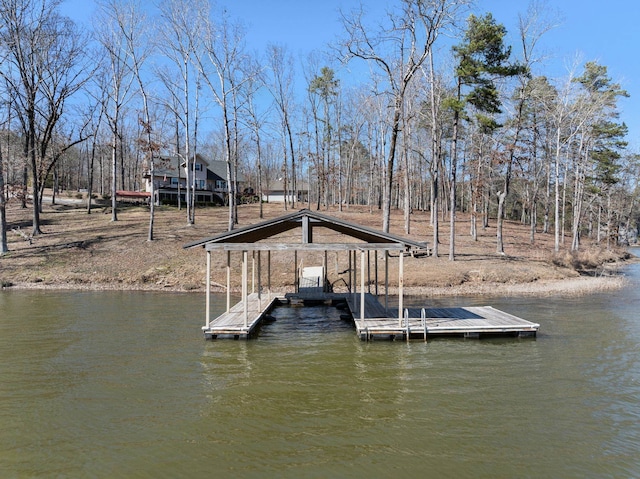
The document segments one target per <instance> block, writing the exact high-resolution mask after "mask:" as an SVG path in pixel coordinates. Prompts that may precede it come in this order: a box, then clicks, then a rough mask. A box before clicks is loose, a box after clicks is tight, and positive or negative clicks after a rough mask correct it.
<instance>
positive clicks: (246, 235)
mask: <svg viewBox="0 0 640 479" xmlns="http://www.w3.org/2000/svg"><path fill="white" fill-rule="evenodd" d="M318 227H322V228H328V229H330V230H333V231H336V232H338V233H342V234H344V235H347V236H349V237H351V238H355V239H357V240H360V241H362V242H364V244H370V245H372V246H373V245H375V246H376V248H377V249H417V250H421V249H426V248H427V244H426V243H423V242H419V241H414V240H411V239H407V238H402V237H400V236H396V235H393V234H389V233H384V232H382V231H378V230H375V229H372V228H368V227H366V226H361V225H358V224H355V223H351V222H348V221H345V220H341V219H339V218H335V217H332V216H328V215H324V214H321V213H318V212H313V211H310V210H308V209H303V210H300V211H297V212H295V213H290V214H288V215H283V216H280V217H278V218H274V219H271V220H267V221H263V222H261V223H256V224H254V225H249V226H245V227H242V228H238V229H235V230H231V231H226V232H224V233H220V234H219V235H216V236H212V237H210V238H204V239H201V240H198V241H194V242H192V243H189V244H186V245H184V248H194V247H196V246H202V247H206V248H207V249H239V248H237V247H234V246H233V245H235V246H239V245H240V244H241V245H242V246H243V248H246V249H283V248H290V249H297V248H299V249H303V247H304V246H305V245H310V244H313V229H314V228H318ZM294 228H301V230H302V234H301V236H300V243H294V244H286V245H285V244H282V243H270V244H267V245H263V247H258V246H251V245H255V243H256V242H258V241H261V240H264V239H268V238H271V237H273V236H275V235H278V234H280V233H284V232H286V231H290V230H292V229H294ZM317 246H318V247H319V248H320V249H321V248H328V249H344V250H346V249H356V248H362V247H363V246H364V245H363V244H362V243H355V244H354V243H333V244H329V243H317Z"/></svg>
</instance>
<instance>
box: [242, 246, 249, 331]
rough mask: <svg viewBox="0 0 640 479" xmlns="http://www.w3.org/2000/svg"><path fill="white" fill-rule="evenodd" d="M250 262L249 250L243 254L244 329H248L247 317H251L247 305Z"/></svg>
mask: <svg viewBox="0 0 640 479" xmlns="http://www.w3.org/2000/svg"><path fill="white" fill-rule="evenodd" d="M248 262H249V258H248V254H247V250H244V251H243V252H242V307H243V309H244V311H243V312H244V327H245V328H246V327H247V317H248V316H249V310H248V305H247V289H248V288H247V281H248V278H247V276H248V275H247V263H248Z"/></svg>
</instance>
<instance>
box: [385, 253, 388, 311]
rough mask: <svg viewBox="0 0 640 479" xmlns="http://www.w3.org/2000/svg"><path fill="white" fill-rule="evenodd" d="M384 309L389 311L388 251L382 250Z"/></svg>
mask: <svg viewBox="0 0 640 479" xmlns="http://www.w3.org/2000/svg"><path fill="white" fill-rule="evenodd" d="M384 309H385V311H388V310H389V250H387V249H386V250H384Z"/></svg>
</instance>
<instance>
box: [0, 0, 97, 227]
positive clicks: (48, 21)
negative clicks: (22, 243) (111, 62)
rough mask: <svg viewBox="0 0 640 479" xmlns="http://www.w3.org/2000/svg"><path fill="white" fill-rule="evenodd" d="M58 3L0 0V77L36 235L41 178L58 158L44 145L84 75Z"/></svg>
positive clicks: (78, 42) (79, 46) (80, 46)
mask: <svg viewBox="0 0 640 479" xmlns="http://www.w3.org/2000/svg"><path fill="white" fill-rule="evenodd" d="M58 5H59V2H58V1H56V0H2V1H0V35H1V37H0V43H1V45H0V48H2V50H3V54H4V58H5V62H4V63H5V65H3V68H0V76H1V77H2V79H3V80H4V82H5V86H6V87H7V90H8V91H9V94H10V95H11V96H12V97H13V99H14V101H13V103H12V105H13V107H14V110H15V112H16V114H17V117H18V118H19V121H20V124H21V127H22V131H23V138H24V156H25V160H26V161H27V163H28V164H29V166H30V168H31V176H32V182H31V186H32V198H33V234H34V235H37V234H40V233H41V230H40V211H41V196H42V188H43V182H44V179H45V178H46V175H48V174H49V172H50V171H51V169H52V168H53V166H54V165H55V161H57V159H58V158H59V155H58V156H56V155H53V156H50V155H49V153H50V151H49V147H50V146H51V143H52V141H54V135H55V132H56V128H57V126H58V123H59V121H60V119H61V118H62V116H63V114H64V111H65V109H66V106H67V103H68V100H69V99H70V97H71V96H73V95H74V94H75V93H76V92H77V91H78V90H79V89H80V88H81V86H82V84H83V83H84V81H85V80H86V77H87V75H90V71H89V70H87V69H85V67H87V65H85V64H84V62H85V61H86V55H85V51H86V43H85V38H84V36H83V35H82V34H81V33H80V32H79V30H78V29H77V28H76V26H75V24H74V23H73V22H72V21H71V20H70V19H68V18H65V17H62V16H60V15H59V14H58V12H57V7H58ZM74 141H76V140H74ZM77 141H79V140H77ZM68 147H69V146H68ZM43 172H44V173H43ZM43 174H44V176H43Z"/></svg>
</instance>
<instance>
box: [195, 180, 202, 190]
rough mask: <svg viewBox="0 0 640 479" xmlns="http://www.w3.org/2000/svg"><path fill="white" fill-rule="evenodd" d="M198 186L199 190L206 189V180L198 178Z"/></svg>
mask: <svg viewBox="0 0 640 479" xmlns="http://www.w3.org/2000/svg"><path fill="white" fill-rule="evenodd" d="M196 188H197V189H199V190H204V180H197V181H196Z"/></svg>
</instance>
